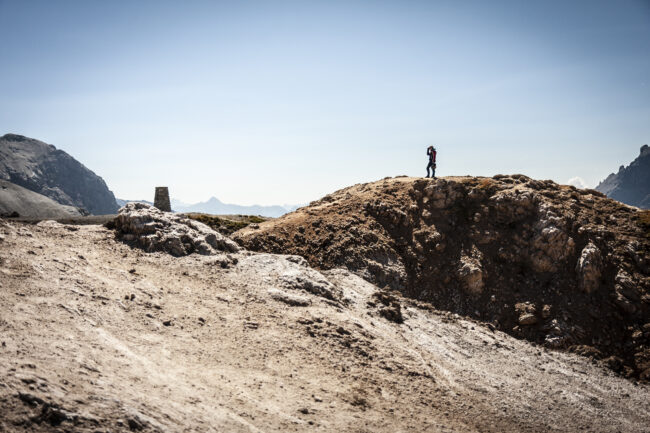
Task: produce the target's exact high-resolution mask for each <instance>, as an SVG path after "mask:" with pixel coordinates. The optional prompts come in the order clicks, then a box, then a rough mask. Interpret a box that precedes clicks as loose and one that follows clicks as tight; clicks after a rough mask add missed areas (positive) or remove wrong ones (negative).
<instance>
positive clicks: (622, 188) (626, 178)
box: [596, 144, 650, 209]
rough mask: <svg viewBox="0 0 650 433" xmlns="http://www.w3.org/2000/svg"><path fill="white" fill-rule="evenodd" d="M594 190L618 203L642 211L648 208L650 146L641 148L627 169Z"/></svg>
mask: <svg viewBox="0 0 650 433" xmlns="http://www.w3.org/2000/svg"><path fill="white" fill-rule="evenodd" d="M596 190H598V191H600V192H602V193H605V194H607V196H609V197H611V198H613V199H615V200H618V201H620V202H623V203H626V204H629V205H631V206H637V207H640V208H644V209H649V208H650V146H648V145H647V144H644V145H643V146H641V149H640V151H639V156H638V157H637V158H636V159H635V160H634V161H632V162H631V163H630V165H628V166H627V167H626V166H624V165H621V166H620V167H619V169H618V172H617V173H612V174H610V175H609V176H607V178H605V180H603V181H602V182H601V183H600V184H598V186H597V187H596Z"/></svg>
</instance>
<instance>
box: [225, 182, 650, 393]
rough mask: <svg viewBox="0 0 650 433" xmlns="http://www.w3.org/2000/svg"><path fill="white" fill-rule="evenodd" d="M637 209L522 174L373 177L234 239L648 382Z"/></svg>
mask: <svg viewBox="0 0 650 433" xmlns="http://www.w3.org/2000/svg"><path fill="white" fill-rule="evenodd" d="M648 220H649V218H648V214H647V211H645V212H644V211H640V210H638V209H637V208H633V207H629V206H626V205H624V204H622V203H619V202H617V201H614V200H611V199H608V198H606V197H605V196H604V195H603V194H601V193H599V192H597V191H594V190H578V189H576V188H574V187H571V186H563V185H557V184H555V183H553V182H552V181H537V180H533V179H530V178H528V177H526V176H523V175H513V176H495V177H494V178H475V177H450V178H443V179H438V180H433V179H422V178H407V177H398V178H386V179H384V180H382V181H378V182H374V183H368V184H360V185H355V186H352V187H349V188H345V189H342V190H340V191H337V192H335V193H333V194H330V195H328V196H326V197H324V198H323V199H321V200H319V201H317V202H314V203H311V204H310V205H309V206H306V207H303V208H301V209H299V210H297V211H296V212H293V213H291V214H288V215H285V216H283V217H281V218H278V219H275V220H272V221H268V222H265V223H262V224H260V225H259V227H258V228H245V229H243V230H241V231H239V232H237V233H236V234H235V235H234V238H235V240H236V241H238V242H239V243H240V244H241V245H243V246H244V247H246V248H248V249H250V250H255V251H266V252H272V253H284V254H296V255H300V256H302V257H304V258H305V259H307V261H308V262H309V263H310V264H311V265H312V266H314V267H315V268H317V269H321V270H326V269H332V268H336V267H344V268H346V269H348V270H350V271H352V272H354V273H356V274H357V275H359V276H361V277H363V278H364V279H366V280H367V281H369V282H372V283H374V284H377V285H378V286H380V287H386V288H392V289H396V290H399V291H400V292H401V293H403V294H404V295H405V296H408V297H410V298H414V299H417V300H420V301H426V302H430V303H431V304H432V305H433V306H434V307H435V308H438V309H441V310H446V311H450V312H454V313H458V314H461V315H463V316H466V317H472V318H474V319H477V320H480V321H483V322H487V323H490V324H491V326H494V327H495V328H497V329H500V330H502V331H504V332H506V333H508V334H510V335H512V336H515V337H518V338H524V339H526V340H529V341H532V342H535V343H538V344H542V345H544V346H546V347H548V348H556V349H569V350H572V351H575V352H577V353H580V354H583V355H585V356H589V357H592V358H596V359H604V360H605V361H606V362H607V363H608V364H609V365H610V366H611V367H612V368H613V369H614V370H616V371H618V372H620V373H621V374H623V375H625V376H627V377H634V378H640V379H641V380H644V381H647V380H649V379H650V277H649V275H650V271H649V266H650V238H649V236H648V233H650V232H649V230H648Z"/></svg>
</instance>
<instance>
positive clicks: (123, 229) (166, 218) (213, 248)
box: [114, 202, 240, 257]
mask: <svg viewBox="0 0 650 433" xmlns="http://www.w3.org/2000/svg"><path fill="white" fill-rule="evenodd" d="M114 223H115V229H116V231H117V237H118V238H120V239H122V240H124V241H126V242H134V243H135V244H136V245H137V246H139V247H140V248H142V249H143V250H145V251H147V252H153V251H164V252H167V253H169V254H171V255H173V256H177V257H178V256H186V255H188V254H192V253H195V252H196V253H199V254H203V255H213V254H217V253H218V252H220V251H227V252H237V251H239V250H240V247H239V246H238V245H237V244H236V243H235V242H233V241H232V240H230V239H228V238H227V237H225V236H223V235H222V234H220V233H218V232H215V231H214V230H212V229H211V228H210V227H208V226H207V225H205V224H202V223H200V222H197V221H194V220H191V219H189V218H184V217H181V216H178V215H174V214H172V213H169V212H163V211H161V210H159V209H156V208H155V207H153V206H150V205H148V204H146V203H135V202H134V203H128V204H126V205H125V206H124V207H123V208H121V209H120V211H119V213H118V216H117V218H115V221H114Z"/></svg>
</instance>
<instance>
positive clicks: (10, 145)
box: [0, 134, 118, 215]
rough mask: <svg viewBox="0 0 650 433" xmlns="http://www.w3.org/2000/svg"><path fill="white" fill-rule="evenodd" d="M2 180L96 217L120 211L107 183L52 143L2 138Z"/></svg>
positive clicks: (0, 160)
mask: <svg viewBox="0 0 650 433" xmlns="http://www.w3.org/2000/svg"><path fill="white" fill-rule="evenodd" d="M0 179H4V180H8V181H9V182H12V183H14V184H16V185H19V186H22V187H23V188H27V189H29V190H30V191H34V192H36V193H39V194H42V195H44V196H46V197H49V198H51V199H52V200H54V201H56V202H57V203H60V204H62V205H66V206H74V207H77V208H82V209H85V210H86V211H88V212H90V213H91V214H94V215H107V214H114V213H115V212H117V208H118V207H117V203H116V201H115V196H114V195H113V193H112V192H111V191H110V190H109V189H108V187H107V186H106V183H105V182H104V180H103V179H102V178H101V177H99V176H97V175H96V174H95V173H93V172H92V171H90V170H89V169H88V168H86V167H85V166H84V165H83V164H81V163H80V162H79V161H77V160H76V159H74V158H73V157H71V156H70V155H68V154H67V153H66V152H64V151H62V150H60V149H57V148H56V147H54V146H52V145H51V144H46V143H43V142H42V141H38V140H34V139H33V138H28V137H23V136H22V135H16V134H6V135H4V136H2V137H0Z"/></svg>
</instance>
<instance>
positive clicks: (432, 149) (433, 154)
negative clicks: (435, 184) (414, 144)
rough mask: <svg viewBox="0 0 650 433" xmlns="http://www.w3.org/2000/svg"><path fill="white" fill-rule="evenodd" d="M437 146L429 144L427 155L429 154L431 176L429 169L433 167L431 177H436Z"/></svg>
mask: <svg viewBox="0 0 650 433" xmlns="http://www.w3.org/2000/svg"><path fill="white" fill-rule="evenodd" d="M436 154H437V152H436V148H435V147H433V146H429V147H428V148H427V155H429V165H427V175H426V177H429V169H431V172H432V173H431V178H432V179H436Z"/></svg>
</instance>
